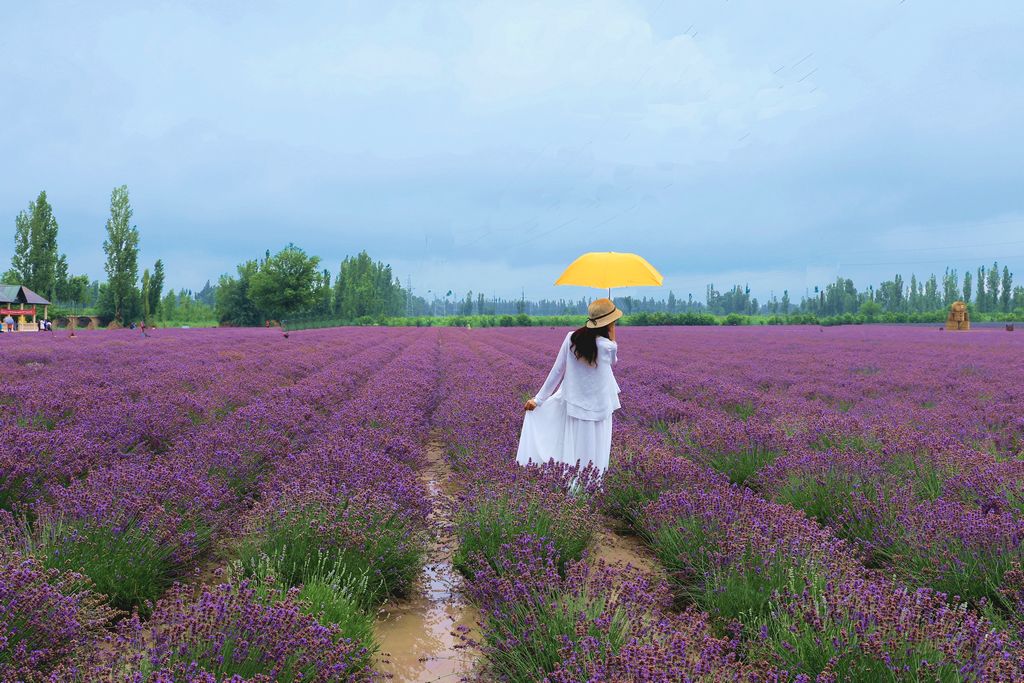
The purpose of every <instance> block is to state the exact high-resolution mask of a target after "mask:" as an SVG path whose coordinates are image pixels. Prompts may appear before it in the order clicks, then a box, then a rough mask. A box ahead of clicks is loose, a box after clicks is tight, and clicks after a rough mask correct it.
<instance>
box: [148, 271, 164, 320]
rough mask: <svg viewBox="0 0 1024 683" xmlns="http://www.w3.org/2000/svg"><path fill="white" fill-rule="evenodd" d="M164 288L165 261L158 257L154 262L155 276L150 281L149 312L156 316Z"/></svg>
mask: <svg viewBox="0 0 1024 683" xmlns="http://www.w3.org/2000/svg"><path fill="white" fill-rule="evenodd" d="M163 289H164V262H163V260H161V259H157V260H156V263H155V264H153V277H152V278H151V279H150V281H149V312H150V314H151V315H153V316H154V317H155V316H156V314H157V311H159V310H160V295H161V294H163Z"/></svg>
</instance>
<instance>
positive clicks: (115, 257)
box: [103, 185, 139, 322]
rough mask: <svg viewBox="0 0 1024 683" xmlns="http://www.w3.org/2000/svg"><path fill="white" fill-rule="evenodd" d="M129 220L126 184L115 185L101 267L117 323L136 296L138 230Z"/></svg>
mask: <svg viewBox="0 0 1024 683" xmlns="http://www.w3.org/2000/svg"><path fill="white" fill-rule="evenodd" d="M131 221H132V206H131V203H130V201H129V199H128V186H127V185H122V186H121V187H115V188H114V190H113V192H111V193H110V218H108V219H107V239H105V240H104V241H103V251H104V252H106V254H107V262H106V266H105V269H106V271H107V287H108V289H109V290H110V300H109V306H110V308H111V311H110V312H111V313H113V318H114V320H117V321H119V322H120V321H123V320H124V317H125V316H126V315H131V313H132V304H133V301H137V299H138V290H136V288H135V283H136V281H137V280H138V278H139V230H138V228H136V227H135V226H134V225H132V224H131ZM132 317H134V316H132Z"/></svg>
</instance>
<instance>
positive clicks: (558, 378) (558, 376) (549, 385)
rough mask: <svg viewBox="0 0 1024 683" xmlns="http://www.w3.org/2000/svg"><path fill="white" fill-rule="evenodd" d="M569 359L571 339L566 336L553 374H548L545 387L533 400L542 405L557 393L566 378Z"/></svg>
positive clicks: (553, 367)
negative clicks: (566, 366) (566, 365)
mask: <svg viewBox="0 0 1024 683" xmlns="http://www.w3.org/2000/svg"><path fill="white" fill-rule="evenodd" d="M568 358H569V337H568V336H566V338H565V341H563V342H562V346H561V347H560V348H559V349H558V356H557V357H556V358H555V364H554V365H553V366H552V367H551V372H549V373H548V378H547V379H546V380H544V386H542V387H541V388H540V391H538V392H537V395H536V396H534V397H533V400H534V401H536V402H537V405H540V404H541V403H543V402H544V401H546V400H547V399H548V398H549V397H550V396H551V394H553V393H555V391H556V390H557V389H558V385H559V384H561V383H562V378H563V377H565V364H566V362H567V361H568Z"/></svg>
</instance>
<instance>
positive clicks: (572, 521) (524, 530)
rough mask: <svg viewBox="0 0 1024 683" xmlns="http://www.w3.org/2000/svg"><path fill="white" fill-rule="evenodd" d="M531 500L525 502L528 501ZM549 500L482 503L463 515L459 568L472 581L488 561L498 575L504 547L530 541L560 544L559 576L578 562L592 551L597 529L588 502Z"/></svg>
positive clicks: (458, 524)
mask: <svg viewBox="0 0 1024 683" xmlns="http://www.w3.org/2000/svg"><path fill="white" fill-rule="evenodd" d="M524 497H525V498H526V500H522V498H524ZM552 498H554V500H552V499H551V498H548V499H544V498H538V499H531V498H530V497H529V496H517V497H516V498H513V497H512V496H510V495H509V494H501V495H497V496H495V497H480V498H478V499H477V500H475V501H474V503H473V504H472V505H470V506H467V507H466V508H465V509H463V510H462V511H461V512H460V513H459V514H458V515H457V517H456V520H455V533H456V537H457V538H458V540H459V546H458V548H457V549H456V551H455V557H454V559H453V564H454V566H455V568H456V569H458V570H459V571H460V572H462V573H463V574H465V575H466V576H469V577H472V576H473V565H474V562H475V558H477V557H482V558H484V560H485V561H486V562H487V563H488V564H489V565H490V566H491V568H493V569H494V570H495V571H500V567H501V566H502V562H501V553H502V546H505V545H506V544H509V543H512V541H513V540H515V539H516V538H519V537H521V536H524V535H529V536H533V537H535V538H542V539H546V540H548V541H550V542H551V543H553V544H554V547H555V550H556V551H557V553H558V557H559V571H560V572H562V573H563V574H564V572H565V568H566V565H568V564H570V563H572V562H576V561H578V560H579V559H580V558H581V557H583V553H584V551H585V550H586V549H587V548H588V547H589V546H590V543H591V541H592V539H593V536H594V523H593V521H590V520H591V518H592V515H591V513H590V510H589V507H588V506H587V504H586V502H585V501H584V500H583V499H581V498H571V497H568V496H564V495H557V497H554V496H552Z"/></svg>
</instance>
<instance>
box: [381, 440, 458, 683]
mask: <svg viewBox="0 0 1024 683" xmlns="http://www.w3.org/2000/svg"><path fill="white" fill-rule="evenodd" d="M427 457H428V462H429V467H428V468H427V469H426V470H425V471H424V472H423V478H424V483H426V485H427V489H428V491H429V492H430V495H431V496H432V497H433V498H434V500H435V501H436V503H437V504H436V505H435V513H434V518H433V519H432V520H431V521H432V523H433V528H434V531H435V532H436V533H437V534H438V536H437V537H436V538H435V539H434V543H433V545H432V546H431V548H430V553H429V557H428V561H427V564H426V566H424V568H423V572H422V573H421V575H420V578H419V580H418V582H417V585H416V587H415V588H414V590H413V593H412V595H411V596H410V597H409V598H407V599H405V600H395V601H391V602H389V603H386V604H385V605H384V606H383V607H382V608H381V611H380V614H379V616H378V619H377V642H378V643H379V645H380V652H381V654H380V656H379V657H378V664H377V670H378V671H380V672H381V673H382V674H385V675H386V676H390V677H391V678H392V680H395V681H415V682H420V683H425V682H426V681H458V680H460V679H461V678H463V677H468V676H470V675H471V674H472V672H473V667H474V663H475V661H476V654H475V652H473V651H472V650H470V649H467V648H466V647H465V644H464V643H463V640H462V639H461V638H460V635H459V634H460V633H466V634H467V635H469V637H473V636H474V635H475V631H476V621H477V617H478V612H477V610H476V609H475V608H474V607H473V606H472V605H469V604H468V603H467V602H466V600H465V598H464V597H463V595H462V594H461V589H462V577H461V576H460V575H459V573H458V572H457V571H455V569H454V568H453V567H452V563H451V558H452V552H453V549H454V539H453V538H452V537H451V536H450V532H449V531H447V528H448V522H449V519H448V506H447V502H448V493H447V492H446V491H445V484H446V482H447V481H448V480H447V476H446V475H447V473H446V471H445V469H444V461H443V459H442V457H441V451H440V447H439V446H437V445H431V447H430V448H429V449H428V456H427Z"/></svg>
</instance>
